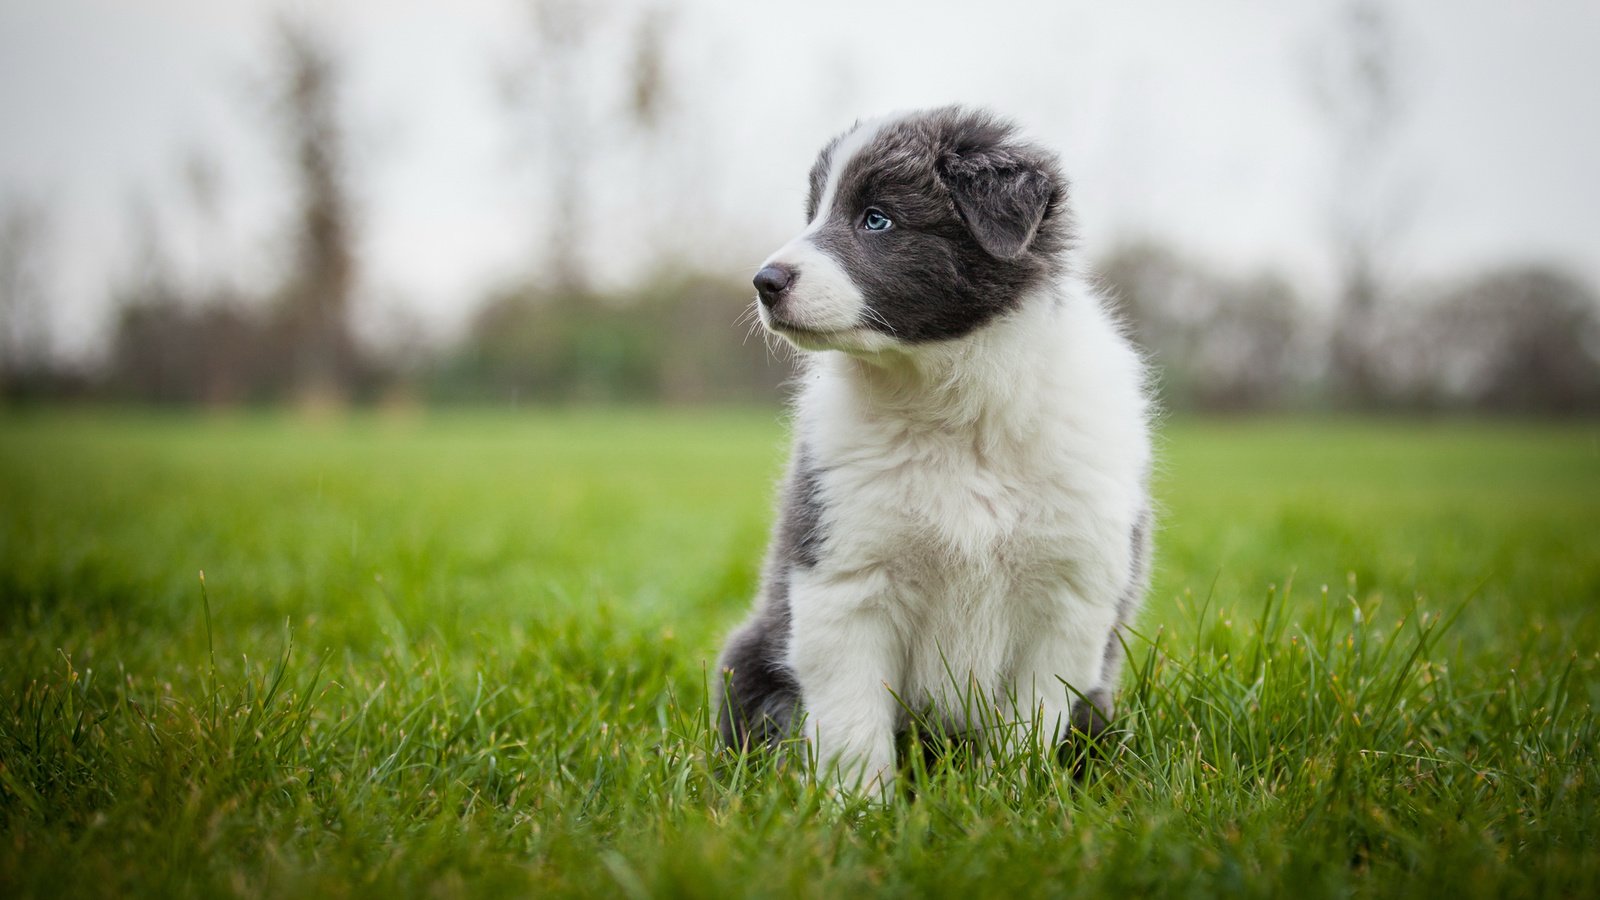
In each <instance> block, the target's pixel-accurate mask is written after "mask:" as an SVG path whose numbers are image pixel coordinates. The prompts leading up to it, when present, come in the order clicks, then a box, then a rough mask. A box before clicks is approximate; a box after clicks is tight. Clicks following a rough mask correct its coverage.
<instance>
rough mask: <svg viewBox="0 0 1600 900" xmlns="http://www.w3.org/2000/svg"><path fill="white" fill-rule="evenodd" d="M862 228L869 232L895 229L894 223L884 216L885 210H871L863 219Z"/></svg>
mask: <svg viewBox="0 0 1600 900" xmlns="http://www.w3.org/2000/svg"><path fill="white" fill-rule="evenodd" d="M861 227H862V228H865V229H866V230H868V231H888V230H889V229H890V228H892V227H894V223H893V222H891V221H889V217H888V216H886V215H884V214H883V210H880V209H869V210H867V214H866V215H865V216H862V217H861Z"/></svg>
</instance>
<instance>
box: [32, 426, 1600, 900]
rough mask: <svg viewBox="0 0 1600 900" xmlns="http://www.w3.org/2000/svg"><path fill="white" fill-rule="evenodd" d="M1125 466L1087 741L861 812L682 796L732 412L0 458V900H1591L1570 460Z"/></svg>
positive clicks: (1380, 455)
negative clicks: (1125, 537)
mask: <svg viewBox="0 0 1600 900" xmlns="http://www.w3.org/2000/svg"><path fill="white" fill-rule="evenodd" d="M1165 435H1166V436H1165V441H1164V443H1165V447H1164V451H1163V458H1164V468H1163V471H1162V472H1161V475H1160V485H1159V489H1158V493H1159V495H1160V498H1161V501H1162V504H1163V506H1164V509H1163V511H1162V523H1163V525H1162V529H1161V531H1160V533H1159V552H1158V563H1157V569H1156V576H1155V586H1154V588H1153V590H1152V593H1151V598H1150V604H1149V607H1148V610H1147V613H1146V615H1145V616H1144V617H1143V619H1142V620H1141V626H1140V634H1139V635H1138V636H1137V637H1135V638H1134V639H1133V641H1132V646H1131V650H1132V662H1131V663H1130V666H1129V671H1128V673H1127V677H1126V683H1125V688H1124V692H1123V697H1122V717H1121V719H1120V725H1121V727H1122V728H1123V729H1125V731H1126V732H1127V735H1128V737H1127V738H1126V742H1125V744H1124V745H1123V746H1122V747H1121V748H1120V750H1119V751H1118V752H1116V753H1114V754H1112V756H1111V758H1110V759H1108V760H1106V761H1105V762H1102V763H1098V764H1094V765H1092V766H1091V767H1090V769H1089V771H1088V772H1087V773H1086V774H1085V775H1084V777H1083V778H1081V779H1080V780H1073V779H1072V778H1070V777H1068V776H1067V775H1066V774H1064V773H1062V772H1061V771H1060V770H1059V769H1058V768H1057V767H1056V766H1054V765H1053V764H1050V763H1048V762H1046V761H1045V759H1044V757H1043V754H1039V753H1036V752H1028V750H1027V749H1026V748H1020V749H1018V750H1017V752H1013V753H1007V754H1002V755H1001V756H1000V757H999V758H997V759H993V760H989V761H975V760H972V759H968V758H963V757H962V756H961V755H960V754H959V753H958V754H954V755H952V756H950V757H946V758H944V759H941V760H938V761H935V762H934V763H933V764H931V765H922V764H921V763H920V762H919V763H918V764H917V765H915V766H913V767H912V768H910V769H908V770H907V772H906V775H905V779H906V781H907V782H909V783H910V785H911V786H912V787H913V788H914V790H915V799H909V798H907V799H902V800H900V801H898V802H896V803H894V804H892V805H891V806H889V807H887V808H877V807H872V806H865V805H858V804H851V803H839V802H836V801H833V800H830V799H828V798H826V797H824V796H822V795H820V794H819V792H817V791H815V790H813V789H811V788H809V787H808V786H807V785H806V784H805V783H804V782H803V781H802V780H801V779H799V778H797V777H796V776H795V774H794V773H793V772H783V771H775V770H774V768H773V766H772V765H771V763H770V761H763V760H745V761H742V762H739V763H736V764H732V765H726V766H722V767H720V768H719V767H717V766H716V764H715V763H714V761H713V760H712V758H711V754H712V751H713V748H714V742H713V739H712V736H711V735H710V733H709V730H708V727H707V712H706V689H705V684H706V680H705V668H706V666H707V661H708V660H710V659H712V658H713V657H714V655H715V652H716V650H717V647H718V643H719V641H720V639H721V637H722V635H723V634H724V633H725V632H726V630H727V629H728V628H729V627H730V626H731V625H732V624H733V623H734V622H735V621H736V620H737V619H738V618H739V617H740V616H741V615H742V613H743V610H744V608H745V606H746V604H747V602H748V598H749V596H750V594H751V591H752V589H753V586H754V581H755V576H756V569H757V565H758V561H759V556H760V553H761V550H762V546H763V544H764V541H765V529H766V526H767V522H768V518H769V515H770V513H769V509H768V503H767V501H768V497H769V495H770V482H771V479H772V478H773V477H774V476H775V474H776V473H777V471H778V469H779V466H780V461H781V454H782V449H783V448H782V433H781V428H780V426H779V424H778V423H777V421H776V419H775V417H774V416H772V415H770V414H764V413H715V414H712V413H688V412H682V413H672V414H666V413H643V412H634V413H621V412H613V413H605V414H599V413H576V412H573V413H562V412H541V413H530V414H517V415H512V414H504V415H487V414H484V415H465V414H462V415H448V416H443V415H441V416H430V417H427V418H424V419H420V420H411V421H390V420H385V419H381V418H359V419H356V420H354V421H351V422H346V423H341V424H337V425H321V426H319V425H314V424H307V423H299V422H295V421H291V420H287V419H280V418H274V417H265V416H263V417H223V418H194V417H182V416H159V415H152V414H143V415H132V414H112V413H99V414H89V413H77V414H74V413H61V412H50V413H41V414H33V415H20V414H13V415H10V416H8V417H6V418H4V419H0V894H4V895H5V896H8V897H23V896H59V895H80V896H96V895H107V896H122V895H128V894H148V895H163V896H173V895H216V894H221V895H243V896H303V895H320V894H331V895H362V896H389V897H393V896H396V895H414V894H428V895H439V896H456V895H474V896H477V895H502V894H503V895H526V894H530V893H538V894H541V895H544V894H553V895H562V894H605V895H627V896H640V895H689V896H723V895H743V894H750V895H762V896H767V895H780V896H788V895H806V896H833V895H843V894H847V893H859V892H862V891H871V892H874V893H881V894H885V895H900V896H909V895H920V894H939V895H942V894H958V893H959V894H984V895H990V894H998V895H1003V894H1008V893H1012V894H1018V895H1028V896H1033V895H1065V894H1080V895H1081V894H1116V895H1120V896H1128V895H1130V894H1131V895H1143V894H1145V893H1150V892H1159V893H1161V894H1163V895H1215V894H1221V893H1227V894H1230V895H1246V896H1250V895H1254V896H1281V895H1283V894H1285V893H1290V892H1293V893H1294V894H1295V895H1297V896H1303V897H1321V896H1345V895H1349V894H1352V893H1354V894H1362V895H1374V896H1376V895H1396V896H1407V895H1410V896H1415V895H1430V896H1431V895H1447V896H1449V895H1455V896H1458V897H1472V896H1504V895H1524V896H1596V895H1600V850H1597V847H1600V763H1597V758H1596V744H1597V739H1600V726H1597V724H1596V718H1595V712H1594V710H1595V705H1596V701H1597V700H1600V623H1597V620H1596V601H1597V599H1600V429H1597V428H1596V427H1595V426H1594V425H1592V424H1589V425H1574V426H1535V425H1485V424H1479V425H1472V424H1459V423H1436V424H1422V425H1417V424H1399V423H1380V424H1374V423H1363V422H1332V423H1330V422H1317V423H1313V422H1302V421H1269V422H1245V421H1241V422H1224V423H1185V422H1179V423H1174V424H1172V425H1171V426H1169V427H1168V428H1167V429H1166V430H1165ZM201 570H204V573H205V574H204V576H203V578H202V576H201V575H200V572H201Z"/></svg>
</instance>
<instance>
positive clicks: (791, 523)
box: [778, 447, 826, 569]
mask: <svg viewBox="0 0 1600 900" xmlns="http://www.w3.org/2000/svg"><path fill="white" fill-rule="evenodd" d="M824 537H826V535H825V534H824V532H823V529H822V482H821V480H820V479H819V478H818V477H817V469H816V466H814V465H812V463H811V460H810V458H809V456H808V455H807V453H806V450H805V448H804V447H801V448H800V449H799V450H798V452H797V453H796V458H795V464H794V470H793V471H792V472H791V473H790V474H789V481H788V484H786V485H785V486H784V497H783V512H782V514H781V518H780V519H779V521H778V552H779V553H780V554H782V555H783V556H784V557H785V558H787V559H788V560H790V561H791V562H793V563H794V565H796V566H798V567H800V568H802V569H809V568H811V567H812V566H814V565H816V564H817V559H818V558H819V557H820V556H821V553H822V542H823V539H824Z"/></svg>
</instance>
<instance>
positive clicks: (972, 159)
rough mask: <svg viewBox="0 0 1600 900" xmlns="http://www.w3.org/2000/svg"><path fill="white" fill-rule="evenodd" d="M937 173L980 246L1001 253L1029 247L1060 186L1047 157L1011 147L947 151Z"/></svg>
mask: <svg viewBox="0 0 1600 900" xmlns="http://www.w3.org/2000/svg"><path fill="white" fill-rule="evenodd" d="M939 177H940V179H941V180H942V181H943V182H944V185H945V187H946V188H947V189H948V190H949V191H950V196H951V199H953V200H954V201H955V204H956V211H957V212H958V213H960V214H961V220H962V221H963V222H964V223H966V226H967V230H968V231H970V232H971V233H972V237H973V238H974V239H975V240H976V241H977V242H978V246H980V247H982V248H983V249H984V250H985V251H987V252H988V253H989V255H991V256H995V257H998V258H1000V259H1016V258H1017V257H1019V256H1021V255H1022V254H1023V253H1024V252H1026V251H1027V249H1028V246H1029V245H1030V244H1032V243H1033V238H1034V235H1036V234H1038V233H1039V223H1041V222H1043V221H1044V215H1045V213H1046V212H1047V211H1048V210H1049V209H1050V201H1051V200H1052V199H1054V198H1055V195H1056V190H1057V184H1056V177H1055V174H1054V171H1053V169H1052V167H1051V165H1050V164H1049V162H1048V161H1047V160H1045V159H1043V158H1041V157H1039V156H1037V155H1034V154H1031V153H1029V152H1027V151H1026V150H1023V151H1018V150H1014V149H1009V148H996V149H988V150H979V151H976V152H972V153H968V154H955V153H950V154H947V155H945V157H944V158H943V159H941V160H940V161H939Z"/></svg>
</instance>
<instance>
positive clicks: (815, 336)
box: [761, 310, 856, 344]
mask: <svg viewBox="0 0 1600 900" xmlns="http://www.w3.org/2000/svg"><path fill="white" fill-rule="evenodd" d="M761 323H762V324H763V325H765V326H767V328H768V329H769V330H771V331H775V332H777V333H778V334H780V335H783V336H784V337H786V338H789V339H790V340H793V341H795V342H797V343H799V342H804V343H807V344H826V343H829V342H830V341H832V340H834V339H835V338H838V337H840V336H842V335H846V334H850V333H851V332H853V331H855V330H856V329H854V328H809V327H807V326H805V325H798V324H796V323H794V322H791V321H789V320H788V319H783V318H779V316H778V315H777V314H776V313H773V312H771V311H769V310H762V312H761Z"/></svg>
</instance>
